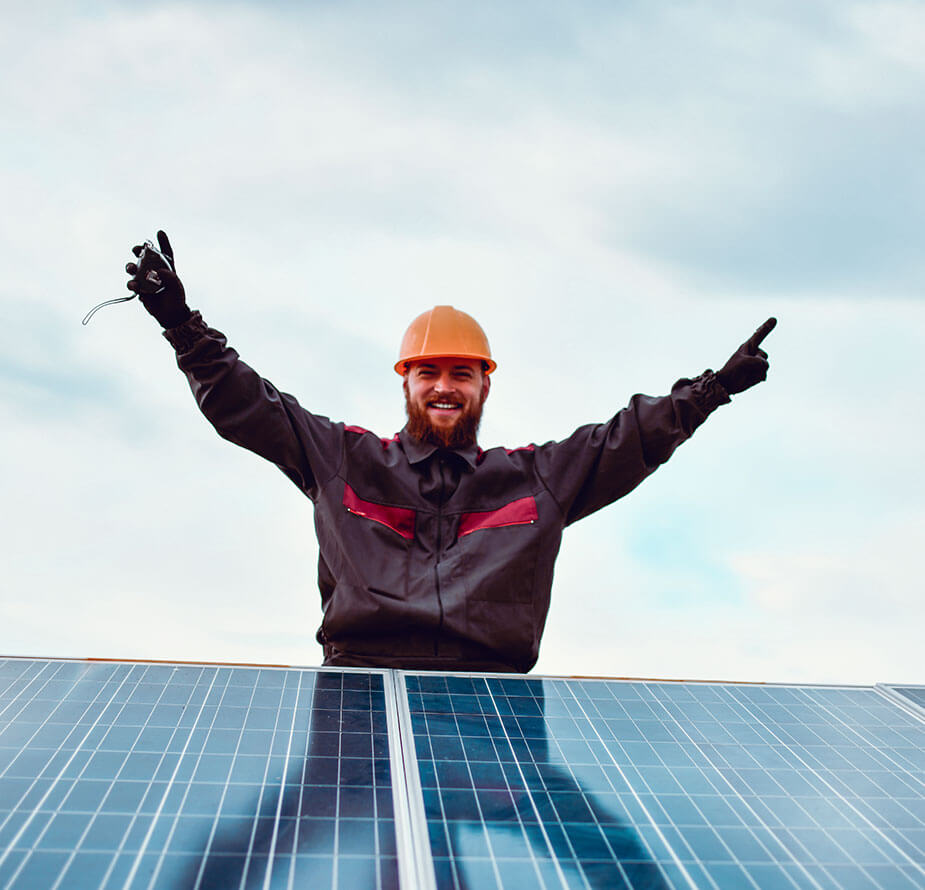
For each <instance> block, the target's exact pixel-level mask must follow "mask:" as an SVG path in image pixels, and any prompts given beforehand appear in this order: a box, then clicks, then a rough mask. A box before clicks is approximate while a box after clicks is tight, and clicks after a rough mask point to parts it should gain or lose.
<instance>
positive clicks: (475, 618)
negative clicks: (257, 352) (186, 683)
mask: <svg viewBox="0 0 925 890" xmlns="http://www.w3.org/2000/svg"><path fill="white" fill-rule="evenodd" d="M158 241H159V244H160V250H159V251H158V250H157V249H155V248H154V247H153V245H150V244H148V245H146V246H144V247H142V246H140V245H139V246H136V247H135V248H133V250H134V253H135V256H136V261H135V262H130V263H128V265H127V266H126V271H127V272H128V274H129V275H131V276H132V278H131V280H130V281H129V282H128V287H129V289H130V290H133V291H135V292H136V293H137V294H138V295H139V296H140V297H141V301H142V303H143V304H144V306H145V308H146V309H147V310H148V312H150V313H151V315H153V316H154V317H155V318H156V319H157V320H158V321H159V322H160V323H161V325H162V326H163V327H164V328H165V331H164V336H165V337H166V338H167V340H168V341H169V342H170V343H171V345H172V346H173V347H174V349H175V350H176V353H177V363H178V365H179V367H180V369H181V370H182V371H183V372H184V373H185V374H186V376H187V378H188V379H189V383H190V387H191V388H192V391H193V395H194V396H195V397H196V400H197V402H198V404H199V407H200V409H201V411H202V413H203V414H204V415H205V416H206V417H207V418H208V420H209V421H210V422H211V423H212V425H213V426H214V427H215V429H216V430H217V431H218V433H219V435H221V436H223V437H224V438H226V439H228V440H229V441H231V442H234V443H235V444H237V445H241V446H243V447H244V448H248V449H250V450H251V451H254V452H255V453H257V454H259V455H261V456H262V457H264V458H266V459H267V460H269V461H272V462H273V463H275V464H276V465H277V466H278V467H279V468H280V469H281V470H282V471H283V472H284V473H285V474H286V475H287V476H288V477H289V478H290V479H291V480H292V481H293V482H294V483H295V484H296V485H297V486H298V487H299V488H300V489H301V490H302V491H303V492H304V493H305V494H306V495H307V496H308V497H309V498H310V499H311V500H312V502H313V503H314V507H315V532H316V534H317V537H318V543H319V548H320V553H319V559H318V584H319V587H320V589H321V605H322V610H323V613H324V618H323V620H322V624H321V628H320V629H319V631H318V634H317V639H318V641H319V642H320V643H321V645H322V646H323V648H324V664H325V665H329V666H352V667H395V668H404V669H408V670H441V671H452V670H457V671H458V670H467V671H516V672H519V673H526V672H527V671H529V670H530V668H532V667H533V665H534V664H535V663H536V660H537V656H538V652H539V645H540V638H541V636H542V633H543V628H544V626H545V623H546V615H547V613H548V611H549V600H550V591H551V588H552V578H553V565H554V563H555V559H556V555H557V553H558V551H559V544H560V542H561V538H562V530H563V529H564V528H565V526H567V525H569V524H571V523H572V522H575V521H576V520H578V519H581V518H582V517H584V516H587V515H589V514H590V513H593V512H594V511H595V510H599V509H600V508H601V507H604V506H606V505H607V504H610V503H612V502H613V501H615V500H617V499H618V498H621V497H623V496H624V495H625V494H627V493H628V492H629V491H631V490H632V489H633V488H635V487H636V486H637V485H638V484H639V483H640V482H641V481H642V480H643V479H645V478H646V477H647V476H648V475H649V474H650V473H652V472H654V471H655V469H656V468H657V467H658V466H659V465H661V464H663V463H664V462H665V461H667V460H668V458H669V457H670V456H671V454H672V453H673V452H674V450H675V448H677V446H678V445H680V444H681V442H683V441H685V440H686V439H688V438H690V436H691V435H692V434H693V432H694V430H695V429H696V428H697V427H698V426H699V425H700V424H701V423H703V421H704V420H706V418H707V416H708V415H709V414H710V413H711V412H712V411H713V410H715V409H716V408H717V407H718V406H719V405H722V404H724V403H726V402H728V401H730V398H729V397H730V395H731V394H734V393H738V392H742V391H743V390H745V389H747V388H748V387H750V386H753V385H754V384H756V383H758V382H759V381H761V380H764V379H765V377H766V376H767V371H768V361H767V353H765V352H764V351H763V350H762V349H760V348H759V344H760V343H761V341H762V340H763V339H764V337H765V336H766V335H767V334H768V333H769V332H770V331H771V329H772V328H773V327H774V325H775V323H776V322H775V320H774V319H768V321H767V322H765V323H764V325H762V326H761V327H760V328H759V329H758V331H756V332H755V334H754V335H753V336H752V337H751V338H750V339H749V340H748V341H747V342H746V343H744V344H742V346H741V347H740V348H739V349H738V350H737V351H736V352H735V353H734V355H733V356H732V358H730V359H729V361H728V362H727V363H726V365H725V366H724V367H723V368H722V370H720V371H719V372H718V373H716V374H714V373H713V372H712V371H709V370H708V371H706V372H704V373H703V374H701V375H700V376H699V377H695V378H693V379H690V380H687V379H684V380H679V381H678V382H677V383H675V384H674V386H673V387H672V389H671V393H670V394H669V395H667V396H663V397H660V398H653V397H651V396H644V395H636V396H633V398H632V399H631V400H630V403H629V406H628V407H626V408H624V409H623V410H622V411H619V412H618V413H617V414H616V415H615V416H614V417H613V418H611V419H610V420H609V421H608V422H606V423H603V424H591V425H588V426H583V427H581V428H579V429H578V430H576V431H575V432H574V433H573V434H572V435H571V436H569V437H568V438H567V439H563V440H562V441H559V442H547V443H546V444H545V445H527V446H525V447H522V448H514V449H508V448H492V449H489V450H488V451H482V449H480V448H479V447H478V444H477V441H476V435H477V431H478V426H479V420H480V418H481V414H482V406H483V405H484V403H485V399H486V398H487V397H488V393H489V389H490V386H491V377H490V375H491V373H492V372H493V371H494V370H495V367H496V365H495V362H494V360H493V359H492V357H491V351H490V349H489V346H488V340H487V338H486V336H485V333H484V332H483V330H482V328H481V327H480V326H479V325H478V323H477V322H476V321H475V319H473V318H471V317H470V316H469V315H467V314H466V313H464V312H460V311H459V310H457V309H454V308H453V307H452V306H437V307H435V308H434V309H432V310H430V311H428V312H425V313H424V314H423V315H421V316H419V317H418V318H416V319H415V320H414V321H413V322H412V323H411V326H410V327H409V328H408V331H407V332H406V334H405V337H404V339H403V341H402V345H401V349H400V357H399V360H398V362H397V363H396V364H395V370H396V371H397V372H398V373H399V374H400V375H401V376H402V378H403V387H404V392H405V402H406V410H407V414H408V422H407V424H406V425H405V427H404V428H403V429H402V430H401V431H400V432H399V433H397V434H396V435H395V436H394V437H393V438H392V439H380V438H378V437H377V436H375V435H374V434H373V433H371V432H369V431H368V430H365V429H363V428H362V427H358V426H349V425H345V424H343V423H335V422H332V421H331V420H329V419H328V418H327V417H323V416H321V415H318V414H314V413H312V412H310V411H307V410H305V409H304V408H303V407H302V406H301V405H300V404H299V403H298V402H297V401H296V399H295V398H293V397H292V396H290V395H287V394H286V393H282V392H280V391H279V390H277V389H276V387H274V386H273V384H272V383H270V382H269V381H267V380H265V379H263V378H262V377H261V376H260V375H259V374H257V373H256V372H255V371H254V370H253V369H252V368H250V367H249V366H248V365H246V364H245V363H244V362H243V361H241V359H240V358H239V357H238V354H237V352H235V351H234V350H233V349H231V348H230V347H229V346H228V345H227V343H226V341H225V337H224V335H222V334H221V333H219V332H218V331H216V330H214V329H213V328H210V327H208V326H207V325H206V324H205V322H204V321H203V320H202V317H201V315H200V314H199V313H198V312H193V311H191V310H190V309H189V307H188V306H187V304H186V297H185V293H184V290H183V285H182V284H181V282H180V279H179V278H178V277H177V275H176V272H175V266H174V261H173V251H172V249H171V247H170V242H169V241H168V240H167V236H166V235H165V234H164V233H163V232H158Z"/></svg>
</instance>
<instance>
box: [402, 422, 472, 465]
mask: <svg viewBox="0 0 925 890" xmlns="http://www.w3.org/2000/svg"><path fill="white" fill-rule="evenodd" d="M398 440H399V441H400V442H401V447H402V449H403V450H404V452H405V454H406V455H407V457H408V463H410V464H412V465H413V464H419V463H421V462H422V461H425V460H427V459H428V458H429V457H431V455H433V454H434V453H435V452H437V451H440V450H441V449H439V448H437V446H436V445H433V444H431V443H430V442H421V441H420V440H419V439H415V438H413V437H412V436H410V435H409V434H408V428H407V427H404V428H403V429H402V430H401V432H400V433H399V434H398ZM445 451H446V452H447V453H449V454H458V455H459V456H460V457H461V458H462V459H463V460H464V461H465V462H466V463H467V464H468V465H469V468H470V469H473V470H474V469H475V465H476V461H477V460H478V456H479V446H478V445H467V446H466V447H465V448H447V449H445Z"/></svg>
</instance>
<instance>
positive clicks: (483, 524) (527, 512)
mask: <svg viewBox="0 0 925 890" xmlns="http://www.w3.org/2000/svg"><path fill="white" fill-rule="evenodd" d="M537 519H539V513H537V511H536V500H535V499H534V498H532V497H529V496H528V497H525V498H518V499H517V500H516V501H511V502H510V503H509V504H505V505H504V506H503V507H499V508H498V509H497V510H486V511H485V512H483V513H463V514H462V516H460V517H459V531H458V532H457V533H456V536H457V537H458V538H461V537H463V536H464V535H470V534H472V532H477V531H479V530H480V529H483V528H501V527H503V526H505V525H527V524H528V523H530V522H535V521H536V520H537Z"/></svg>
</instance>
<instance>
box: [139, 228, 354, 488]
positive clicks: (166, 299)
mask: <svg viewBox="0 0 925 890" xmlns="http://www.w3.org/2000/svg"><path fill="white" fill-rule="evenodd" d="M157 238H158V244H159V246H160V250H159V251H158V250H152V249H150V248H145V247H144V246H141V245H139V246H136V247H135V248H133V252H134V254H135V256H136V260H137V261H136V262H130V263H128V265H126V267H125V270H126V272H128V274H129V275H131V276H133V277H132V278H131V280H130V281H129V282H128V288H129V289H130V290H133V291H135V292H136V293H137V294H138V295H139V297H140V299H141V302H142V304H143V305H144V307H145V309H147V311H148V312H149V313H150V314H151V315H152V316H154V318H156V319H157V321H158V322H159V323H160V324H161V326H162V327H163V328H164V337H165V338H166V339H167V340H168V342H169V343H170V344H171V345H172V346H173V347H174V349H175V351H176V353H177V364H178V365H179V367H180V370H181V371H183V373H184V374H186V377H187V379H188V380H189V384H190V389H191V390H192V392H193V395H194V396H195V398H196V402H197V403H198V405H199V408H200V410H201V411H202V413H203V414H204V415H205V416H206V418H207V419H208V420H209V422H210V423H211V424H212V426H214V427H215V429H216V431H217V432H218V434H219V435H220V436H222V437H223V438H225V439H228V440H229V441H230V442H234V443H235V444H236V445H240V446H242V447H243V448H247V449H248V450H250V451H253V452H254V453H256V454H259V455H260V456H261V457H264V458H266V459H267V460H269V461H271V462H272V463H274V464H276V465H277V466H278V467H279V468H280V469H281V470H282V471H283V472H284V473H285V474H286V475H287V476H288V477H289V478H290V479H291V480H292V481H293V482H294V483H295V484H296V485H298V486H299V488H301V489H302V491H304V492H305V493H306V494H307V495H308V496H309V497H312V498H314V497H316V496H317V494H318V492H319V490H320V487H321V486H323V485H324V484H325V483H326V482H327V481H329V480H330V479H332V478H333V477H334V476H335V475H336V473H337V469H338V467H339V465H340V462H341V458H342V455H343V443H344V438H343V437H344V428H343V424H340V423H332V422H331V421H330V420H328V418H326V417H321V416H319V415H316V414H312V413H311V412H309V411H306V410H305V409H304V408H302V407H301V405H299V403H298V401H296V399H295V398H294V397H293V396H291V395H288V394H286V393H283V392H280V391H279V390H278V389H277V388H276V387H275V386H274V385H273V384H272V383H270V381H269V380H265V379H264V378H263V377H261V376H260V375H259V374H258V373H257V372H256V371H254V369H253V368H251V367H250V366H249V365H247V364H246V363H245V362H243V361H241V359H240V357H239V356H238V353H237V352H236V351H235V350H234V349H232V348H231V347H230V346H228V344H227V342H226V340H225V336H224V334H222V333H221V332H219V331H217V330H215V329H213V328H210V327H208V326H207V325H206V323H205V322H204V321H203V320H202V316H201V315H200V314H199V313H198V312H194V311H192V310H190V308H189V306H188V305H187V303H186V294H185V291H184V288H183V284H182V282H181V281H180V279H179V277H178V276H177V274H176V267H175V264H174V257H173V250H172V248H171V246H170V241H169V240H168V239H167V236H166V235H165V234H164V232H158V233H157Z"/></svg>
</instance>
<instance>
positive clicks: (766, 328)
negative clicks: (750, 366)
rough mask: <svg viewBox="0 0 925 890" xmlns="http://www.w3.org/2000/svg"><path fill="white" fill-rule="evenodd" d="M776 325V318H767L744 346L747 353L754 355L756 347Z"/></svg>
mask: <svg viewBox="0 0 925 890" xmlns="http://www.w3.org/2000/svg"><path fill="white" fill-rule="evenodd" d="M776 325H777V319H776V318H769V319H768V320H767V321H766V322H765V323H764V324H763V325H762V326H761V327H760V328H758V330H757V331H755V333H754V334H752V335H751V337H749V338H748V342H747V343H746V346H747V347H748V349H747V351H748V353H749V354H750V355H755V353H756V352H757V350H758V346H759V344H760V343H761V341H762V340H764V338H765V337H767V336H768V334H770V333H771V331H773V330H774V328H775V326H776Z"/></svg>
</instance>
